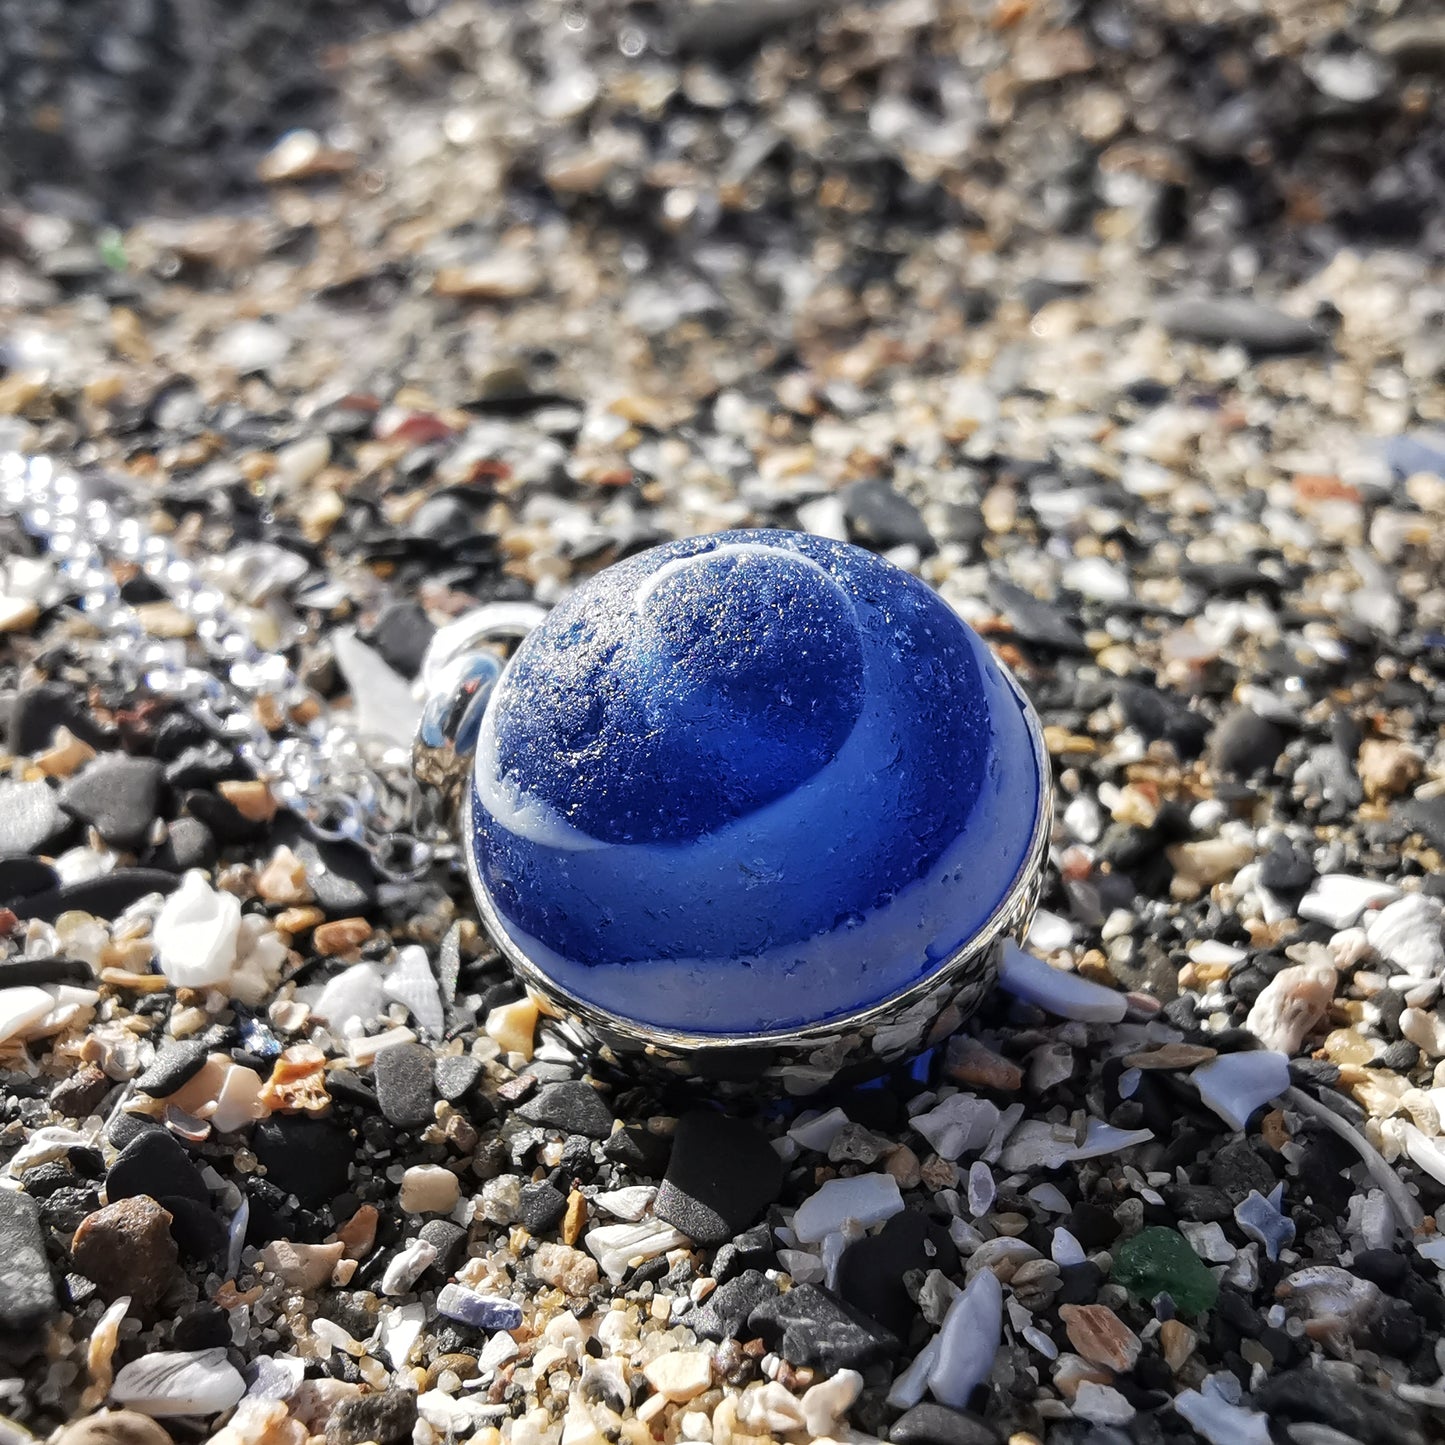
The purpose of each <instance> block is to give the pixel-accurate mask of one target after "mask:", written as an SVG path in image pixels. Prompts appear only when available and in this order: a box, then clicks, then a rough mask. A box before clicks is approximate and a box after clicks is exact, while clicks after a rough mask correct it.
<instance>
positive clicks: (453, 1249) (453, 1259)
mask: <svg viewBox="0 0 1445 1445" xmlns="http://www.w3.org/2000/svg"><path fill="white" fill-rule="evenodd" d="M418 1238H420V1239H424V1240H426V1242H427V1243H428V1244H430V1245H432V1246H433V1247H434V1248H435V1250H436V1252H437V1257H436V1259H435V1260H433V1261H432V1266H431V1267H432V1269H433V1270H434V1271H435V1272H436V1273H437V1274H438V1275H440V1276H441V1277H442V1278H443V1279H449V1278H450V1277H451V1276H452V1275H454V1274H455V1273H456V1272H457V1269H458V1267H459V1266H460V1265H461V1262H462V1260H463V1259H465V1258H466V1254H467V1232H466V1230H465V1229H463V1228H462V1227H461V1225H460V1224H453V1223H452V1222H451V1220H450V1219H429V1220H427V1222H426V1223H425V1224H424V1225H422V1227H421V1230H420V1233H419V1234H418Z"/></svg>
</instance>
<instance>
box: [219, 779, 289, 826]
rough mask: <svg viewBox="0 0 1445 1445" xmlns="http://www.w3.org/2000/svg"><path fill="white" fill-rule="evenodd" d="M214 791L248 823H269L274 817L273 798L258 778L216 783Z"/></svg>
mask: <svg viewBox="0 0 1445 1445" xmlns="http://www.w3.org/2000/svg"><path fill="white" fill-rule="evenodd" d="M216 791H217V792H218V793H219V794H220V795H221V796H222V797H223V798H224V799H225V800H226V801H227V802H228V803H229V804H230V805H231V806H232V807H233V808H234V809H235V810H236V811H237V812H238V813H239V814H240V815H241V816H242V817H243V818H244V819H245V820H246V821H247V822H248V823H269V822H270V821H271V819H272V818H274V817H275V816H276V799H275V796H274V795H273V794H272V792H271V789H270V788H268V787H267V786H266V784H265V783H263V782H262V781H261V780H260V779H259V778H248V779H232V780H231V781H229V782H225V783H217V784H216Z"/></svg>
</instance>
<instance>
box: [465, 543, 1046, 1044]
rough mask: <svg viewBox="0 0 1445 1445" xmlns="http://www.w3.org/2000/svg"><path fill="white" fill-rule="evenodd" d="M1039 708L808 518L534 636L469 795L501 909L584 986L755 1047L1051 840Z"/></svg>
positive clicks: (830, 1003)
mask: <svg viewBox="0 0 1445 1445" xmlns="http://www.w3.org/2000/svg"><path fill="white" fill-rule="evenodd" d="M1044 786H1045V785H1044V782H1043V779H1042V778H1041V775H1040V766H1039V754H1038V751H1037V746H1036V739H1035V737H1034V735H1033V733H1032V732H1031V728H1030V724H1029V721H1028V718H1027V716H1026V709H1025V704H1024V703H1023V701H1022V699H1021V697H1020V696H1019V694H1018V693H1017V691H1016V690H1015V689H1014V688H1013V686H1012V685H1011V684H1010V682H1009V681H1008V680H1007V679H1006V678H1005V677H1004V675H1003V673H1002V671H1001V670H1000V668H999V667H998V665H997V663H996V662H995V661H994V660H993V658H992V656H991V655H990V654H989V651H988V649H987V648H986V647H985V646H984V644H983V643H982V642H981V641H980V639H979V638H978V636H977V635H976V634H975V633H974V632H973V631H972V630H971V629H970V628H969V627H967V626H966V625H965V624H964V623H963V621H962V620H961V619H960V618H959V617H958V616H957V615H956V614H955V613H954V612H953V611H952V609H950V608H949V607H948V606H947V605H946V604H945V603H944V602H943V601H942V600H941V599H940V598H939V597H938V596H937V595H936V594H935V593H934V592H933V591H931V590H930V589H929V588H928V587H927V586H925V585H924V584H923V583H921V582H919V581H918V580H917V579H915V578H913V577H911V576H909V575H908V574H907V573H906V572H903V571H902V570H900V569H899V568H897V567H894V566H893V565H892V564H891V563H889V562H886V561H884V560H883V559H882V558H880V557H877V556H875V555H874V554H872V553H870V552H866V551H863V550H862V549H861V548H857V547H851V546H847V545H845V544H843V543H839V542H833V541H829V540H827V539H825V538H821V537H814V536H807V535H802V534H798V533H791V532H766V531H748V532H724V533H720V534H717V535H713V536H706V537H694V538H690V539H688V540H686V541H681V542H673V543H669V544H668V545H666V546H662V547H656V548H654V549H652V550H651V551H648V552H644V553H642V554H641V555H639V556H637V557H633V558H630V559H628V560H627V561H624V562H621V563H618V564H617V565H615V566H613V567H609V568H608V569H607V570H606V571H604V572H602V573H600V574H599V575H598V576H596V577H594V578H592V579H591V580H590V581H588V582H586V583H585V584H583V585H582V586H580V587H579V588H578V589H577V590H576V591H575V592H573V593H572V594H571V595H570V596H569V597H568V598H567V599H566V600H565V601H564V602H563V603H561V605H559V606H558V607H557V608H556V609H555V610H554V611H553V612H552V613H551V614H550V615H549V616H548V617H547V619H546V621H545V622H543V623H542V624H541V625H540V626H539V627H537V628H536V630H535V631H533V632H532V633H531V634H530V635H529V636H528V637H527V638H526V639H525V640H524V641H523V642H522V644H521V645H520V647H519V648H518V650H517V652H516V654H515V655H514V656H513V658H512V660H511V662H510V664H509V665H508V667H507V669H506V671H505V672H504V674H503V675H502V678H501V680H500V682H499V683H498V684H497V687H496V689H495V691H494V692H493V694H492V696H491V699H490V701H489V702H488V705H487V709H486V714H485V716H484V718H483V721H482V727H481V735H480V739H479V742H478V747H477V760H476V770H475V775H474V792H473V797H472V807H471V819H472V840H471V842H472V847H473V849H474V859H473V861H474V863H475V872H476V877H477V880H478V883H479V887H480V889H481V890H482V891H483V892H484V894H485V897H486V900H487V902H488V903H489V904H490V911H491V913H492V914H493V919H492V922H493V923H494V925H495V926H498V927H500V929H501V930H502V931H503V932H504V933H505V935H506V942H508V943H509V944H510V945H511V950H512V951H514V952H516V953H520V954H521V955H522V956H524V957H525V959H526V960H528V961H529V963H530V964H531V965H532V966H533V968H535V969H536V970H538V971H539V972H540V973H541V974H542V975H543V976H545V978H546V979H547V980H548V982H549V983H550V984H551V985H552V986H553V987H555V988H556V989H558V990H560V991H561V992H562V993H563V994H564V995H566V996H567V997H569V998H570V999H572V1000H577V1001H580V1002H581V1003H582V1004H584V1005H588V1006H590V1007H591V1008H593V1009H596V1010H599V1011H601V1012H603V1013H605V1014H608V1015H612V1016H616V1017H620V1018H623V1019H627V1020H631V1021H634V1022H635V1023H636V1024H638V1025H641V1026H643V1027H645V1028H655V1029H661V1030H674V1031H680V1032H684V1033H687V1034H693V1035H699V1034H700V1035H719V1036H732V1037H736V1036H739V1035H758V1034H767V1033H770V1032H777V1031H787V1030H796V1029H799V1028H805V1027H808V1026H811V1025H815V1024H820V1023H823V1022H826V1021H828V1020H832V1019H839V1018H843V1017H845V1016H847V1015H850V1014H856V1013H858V1012H859V1011H861V1010H867V1009H870V1008H872V1007H874V1006H875V1005H878V1004H880V1003H881V1002H883V1001H885V1000H888V999H890V998H893V997H894V996H896V995H897V994H899V993H900V991H903V990H906V989H908V988H910V987H911V986H912V985H914V984H917V983H918V982H919V981H920V980H925V979H927V977H928V975H929V974H930V972H931V971H933V970H935V969H937V968H938V966H939V965H940V964H941V963H943V962H944V961H945V960H946V959H948V958H949V957H950V956H951V955H954V954H955V953H957V951H958V950H959V949H960V948H961V947H962V946H963V945H965V944H967V943H968V941H969V940H970V939H971V938H973V937H974V936H975V935H976V934H977V933H978V931H979V930H980V929H981V928H983V927H984V926H985V925H986V924H987V923H988V921H989V920H990V918H992V917H993V916H994V915H995V914H996V913H997V911H998V910H999V908H1000V905H1001V903H1002V901H1003V900H1004V899H1005V898H1006V896H1008V895H1009V893H1010V890H1011V889H1012V888H1013V887H1014V885H1015V884H1016V882H1017V880H1018V879H1019V877H1020V875H1021V873H1022V871H1023V870H1024V869H1025V867H1026V865H1027V864H1028V861H1029V859H1030V856H1031V852H1032V853H1036V851H1037V846H1038V831H1037V830H1038V820H1039V816H1040V800H1041V797H1042V789H1043V787H1044Z"/></svg>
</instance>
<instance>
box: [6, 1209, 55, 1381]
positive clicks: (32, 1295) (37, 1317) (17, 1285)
mask: <svg viewBox="0 0 1445 1445" xmlns="http://www.w3.org/2000/svg"><path fill="white" fill-rule="evenodd" d="M59 1308H60V1301H59V1299H58V1298H57V1297H56V1293H55V1282H54V1280H53V1279H52V1278H51V1275H50V1264H49V1261H48V1260H47V1259H46V1257H45V1235H44V1233H43V1231H42V1229H41V1225H40V1206H39V1205H38V1204H37V1203H36V1202H35V1201H34V1200H33V1199H31V1198H30V1196H29V1195H27V1194H21V1193H18V1192H17V1191H15V1190H10V1189H6V1190H0V1336H3V1337H4V1340H5V1343H6V1344H8V1345H11V1346H12V1347H14V1346H18V1347H19V1348H20V1349H21V1350H22V1351H24V1352H26V1353H33V1352H34V1351H36V1350H41V1349H44V1348H45V1342H46V1329H45V1326H46V1325H47V1324H48V1323H49V1321H50V1318H51V1316H52V1315H54V1314H55V1312H56V1311H57V1310H58V1309H59Z"/></svg>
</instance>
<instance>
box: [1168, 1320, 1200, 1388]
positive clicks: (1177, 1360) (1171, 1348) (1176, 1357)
mask: <svg viewBox="0 0 1445 1445" xmlns="http://www.w3.org/2000/svg"><path fill="white" fill-rule="evenodd" d="M1198 1343H1199V1336H1198V1335H1196V1334H1195V1333H1194V1331H1193V1330H1191V1329H1190V1328H1189V1326H1188V1325H1186V1324H1185V1323H1184V1321H1183V1320H1165V1321H1164V1323H1163V1324H1162V1325H1160V1326H1159V1348H1160V1349H1161V1350H1163V1351H1164V1359H1165V1362H1166V1363H1167V1364H1168V1366H1169V1368H1170V1369H1171V1370H1173V1371H1174V1373H1175V1374H1176V1375H1177V1374H1178V1373H1179V1371H1180V1370H1181V1369H1182V1368H1183V1367H1184V1362H1185V1361H1186V1360H1187V1359H1188V1358H1189V1357H1190V1355H1192V1354H1193V1353H1194V1346H1195V1345H1196V1344H1198Z"/></svg>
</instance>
